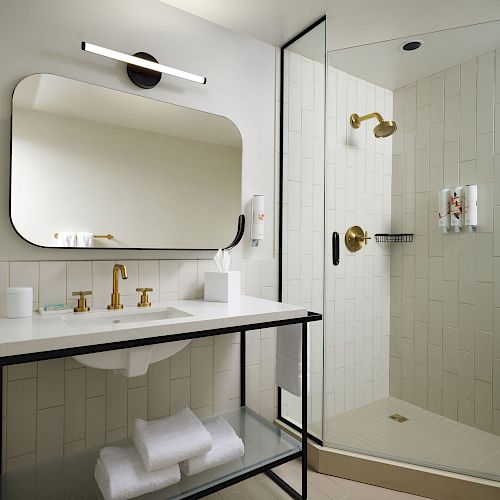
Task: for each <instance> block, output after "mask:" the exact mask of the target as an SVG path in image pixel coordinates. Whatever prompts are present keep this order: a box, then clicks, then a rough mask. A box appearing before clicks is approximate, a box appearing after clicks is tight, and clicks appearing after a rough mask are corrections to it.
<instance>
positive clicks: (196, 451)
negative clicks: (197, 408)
mask: <svg viewBox="0 0 500 500" xmlns="http://www.w3.org/2000/svg"><path fill="white" fill-rule="evenodd" d="M134 444H135V447H136V448H137V451H138V452H139V455H140V456H141V458H142V461H143V463H144V467H145V468H146V470H147V471H155V470H158V469H163V468H165V467H168V466H169V465H172V464H177V463H179V462H182V461H183V460H187V459H188V458H193V457H196V456H198V455H203V453H206V452H207V451H208V450H210V448H211V447H212V438H211V437H210V434H209V433H208V431H207V430H206V429H205V427H203V424H202V423H201V421H200V419H199V418H198V417H197V416H196V415H195V414H194V413H193V412H192V411H191V410H190V409H189V408H184V410H182V411H181V412H179V413H177V414H176V415H171V416H170V417H165V418H160V419H158V420H152V421H150V422H147V421H145V420H142V419H140V418H137V419H136V420H135V422H134Z"/></svg>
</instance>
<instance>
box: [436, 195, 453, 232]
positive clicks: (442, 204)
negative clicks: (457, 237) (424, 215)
mask: <svg viewBox="0 0 500 500" xmlns="http://www.w3.org/2000/svg"><path fill="white" fill-rule="evenodd" d="M438 197H439V227H440V228H441V229H442V230H443V233H447V232H448V229H449V228H450V190H449V189H441V190H440V191H439V194H438Z"/></svg>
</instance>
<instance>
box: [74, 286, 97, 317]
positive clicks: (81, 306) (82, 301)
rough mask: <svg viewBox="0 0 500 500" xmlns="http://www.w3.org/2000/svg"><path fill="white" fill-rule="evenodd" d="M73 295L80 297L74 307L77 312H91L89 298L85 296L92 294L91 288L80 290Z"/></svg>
mask: <svg viewBox="0 0 500 500" xmlns="http://www.w3.org/2000/svg"><path fill="white" fill-rule="evenodd" d="M71 295H73V297H78V304H77V305H76V307H75V308H74V309H73V311H74V312H76V313H82V312H89V311H90V307H88V306H87V299H86V298H85V297H86V296H87V295H92V291H91V290H80V291H79V292H73V293H72V294H71Z"/></svg>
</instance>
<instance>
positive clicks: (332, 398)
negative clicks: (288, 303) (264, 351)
mask: <svg viewBox="0 0 500 500" xmlns="http://www.w3.org/2000/svg"><path fill="white" fill-rule="evenodd" d="M374 111H378V112H380V113H381V114H382V115H383V116H384V117H385V118H387V119H390V118H392V92H391V91H389V90H386V89H384V88H382V87H378V86H376V85H373V84H371V83H369V82H366V81H364V80H361V79H359V78H355V77H353V76H352V75H349V74H347V73H345V72H343V71H338V70H336V69H335V68H332V67H329V68H328V87H327V144H326V147H327V167H326V180H325V186H326V189H325V190H326V208H327V211H328V212H327V224H326V226H327V242H328V243H327V258H326V284H325V296H326V301H327V302H326V306H325V416H326V417H331V416H333V415H336V414H339V413H343V412H344V411H348V410H351V409H353V408H358V407H360V406H363V405H364V404H367V403H370V402H372V401H374V400H377V399H380V398H382V397H385V396H387V395H388V392H389V317H390V311H389V305H390V269H389V267H390V265H389V264H390V257H389V251H390V246H389V245H388V244H384V243H376V242H375V239H374V235H375V234H376V233H388V232H390V226H391V174H392V171H391V170H392V138H391V137H389V138H385V139H375V137H374V135H373V127H374V126H375V124H376V122H375V121H373V120H371V121H368V122H363V123H362V125H361V127H360V128H359V129H357V130H355V129H353V128H352V127H351V126H350V125H349V117H350V115H351V114H352V113H358V114H359V115H360V116H361V115H363V114H367V113H372V112H374ZM398 133H400V132H398ZM353 225H359V226H361V227H362V228H363V229H364V230H365V231H368V233H369V235H370V236H371V237H372V239H371V240H369V242H368V244H367V246H365V247H364V248H363V249H362V250H360V251H359V252H357V253H355V254H353V253H351V252H349V250H347V248H346V247H345V244H344V238H345V232H346V230H347V229H348V228H349V227H350V226H353ZM333 231H337V232H338V233H339V235H340V263H339V265H338V266H333V264H332V249H331V235H332V232H333ZM326 425H327V426H328V423H327V422H326ZM327 432H330V433H331V432H334V429H328V427H327ZM327 438H328V434H327Z"/></svg>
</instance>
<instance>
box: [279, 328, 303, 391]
mask: <svg viewBox="0 0 500 500" xmlns="http://www.w3.org/2000/svg"><path fill="white" fill-rule="evenodd" d="M308 333H309V332H308ZM310 353H311V348H310V335H308V336H307V392H308V394H309V393H310V391H311V389H310V383H311V382H310V381H311V377H310V373H311V368H310ZM276 385H277V386H279V387H281V388H282V389H284V390H285V391H287V392H289V393H291V394H294V395H295V396H299V397H300V396H302V324H301V323H300V324H296V325H285V326H279V327H278V332H277V334H276Z"/></svg>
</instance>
